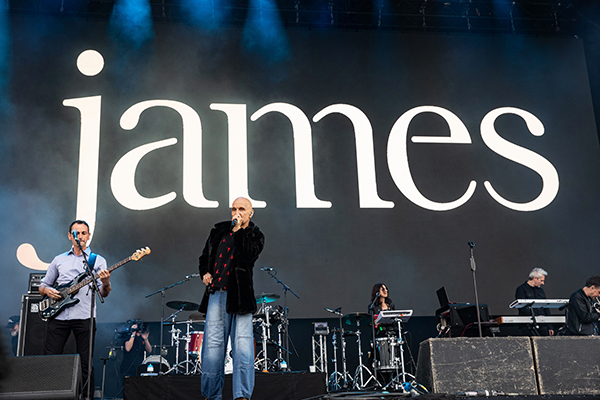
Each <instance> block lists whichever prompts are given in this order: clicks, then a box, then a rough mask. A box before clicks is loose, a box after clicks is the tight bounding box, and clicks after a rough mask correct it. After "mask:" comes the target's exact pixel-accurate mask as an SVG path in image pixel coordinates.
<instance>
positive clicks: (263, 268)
mask: <svg viewBox="0 0 600 400" xmlns="http://www.w3.org/2000/svg"><path fill="white" fill-rule="evenodd" d="M260 270H261V271H273V270H274V268H268V267H262V268H261V269H260Z"/></svg>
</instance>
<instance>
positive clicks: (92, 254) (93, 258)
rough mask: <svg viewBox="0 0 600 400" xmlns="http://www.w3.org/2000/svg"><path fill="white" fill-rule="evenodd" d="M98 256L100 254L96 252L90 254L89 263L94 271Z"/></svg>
mask: <svg viewBox="0 0 600 400" xmlns="http://www.w3.org/2000/svg"><path fill="white" fill-rule="evenodd" d="M96 257H98V254H96V253H90V256H89V257H88V265H89V266H90V270H91V271H92V272H93V271H94V264H96Z"/></svg>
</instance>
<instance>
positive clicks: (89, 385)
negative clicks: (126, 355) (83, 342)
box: [75, 237, 104, 399]
mask: <svg viewBox="0 0 600 400" xmlns="http://www.w3.org/2000/svg"><path fill="white" fill-rule="evenodd" d="M75 242H77V246H79V251H81V254H82V255H83V265H84V267H85V270H86V272H87V274H88V275H89V276H90V277H91V278H92V280H91V283H92V284H91V286H88V293H89V290H90V289H91V291H92V298H91V304H90V342H89V348H88V376H87V398H89V399H91V398H92V397H91V393H93V392H92V360H93V352H94V309H95V307H96V295H98V298H99V299H100V303H104V297H102V294H101V293H100V289H99V288H98V283H97V282H96V278H95V277H94V272H93V271H92V269H91V268H90V266H89V264H88V259H87V254H85V251H83V247H82V246H81V242H80V241H79V239H77V237H75ZM81 362H83V360H81Z"/></svg>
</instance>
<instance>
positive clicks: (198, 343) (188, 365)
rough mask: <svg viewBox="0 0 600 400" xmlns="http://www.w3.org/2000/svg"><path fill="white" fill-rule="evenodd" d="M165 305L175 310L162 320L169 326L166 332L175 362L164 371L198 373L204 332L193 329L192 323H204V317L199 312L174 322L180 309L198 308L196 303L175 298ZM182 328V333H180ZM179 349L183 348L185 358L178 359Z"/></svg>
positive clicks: (185, 373) (192, 309) (190, 309)
mask: <svg viewBox="0 0 600 400" xmlns="http://www.w3.org/2000/svg"><path fill="white" fill-rule="evenodd" d="M166 305H167V307H169V308H171V309H174V310H177V311H176V312H175V313H173V314H172V315H171V316H169V317H168V318H167V319H166V321H165V322H164V325H166V326H171V329H170V330H169V331H168V332H169V333H170V334H171V347H172V348H174V349H175V363H174V364H173V366H172V367H170V368H169V369H168V371H167V372H166V373H167V374H184V375H197V374H200V373H201V364H202V358H201V354H200V352H201V349H202V340H203V338H204V332H203V331H197V330H194V329H195V328H194V324H204V319H202V315H201V314H199V313H194V314H192V315H191V316H190V318H189V319H188V320H187V321H181V322H176V319H177V314H179V313H180V312H182V311H196V310H198V304H196V303H194V302H191V301H178V300H175V301H169V302H168V303H167V304H166ZM180 328H181V329H180ZM182 329H183V330H184V333H182ZM181 349H183V350H184V354H185V358H184V359H183V360H182V361H179V359H180V354H181ZM150 357H154V356H150ZM144 362H145V360H144Z"/></svg>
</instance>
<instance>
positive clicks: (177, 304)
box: [167, 300, 199, 311]
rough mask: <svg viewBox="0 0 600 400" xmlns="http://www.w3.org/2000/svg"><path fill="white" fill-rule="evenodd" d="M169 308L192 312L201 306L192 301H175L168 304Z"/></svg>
mask: <svg viewBox="0 0 600 400" xmlns="http://www.w3.org/2000/svg"><path fill="white" fill-rule="evenodd" d="M167 307H169V308H172V309H174V310H181V309H183V311H192V310H197V309H198V307H199V305H198V304H197V303H194V302H191V301H182V300H173V301H169V302H167Z"/></svg>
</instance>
